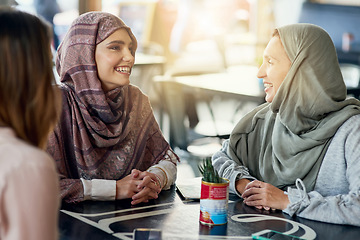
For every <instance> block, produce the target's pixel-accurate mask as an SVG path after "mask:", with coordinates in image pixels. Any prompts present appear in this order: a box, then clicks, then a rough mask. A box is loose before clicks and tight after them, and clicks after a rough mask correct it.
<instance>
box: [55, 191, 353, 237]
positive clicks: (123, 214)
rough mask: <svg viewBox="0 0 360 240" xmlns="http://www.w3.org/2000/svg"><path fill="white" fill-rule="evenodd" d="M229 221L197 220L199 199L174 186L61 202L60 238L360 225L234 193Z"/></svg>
mask: <svg viewBox="0 0 360 240" xmlns="http://www.w3.org/2000/svg"><path fill="white" fill-rule="evenodd" d="M228 207H229V209H228V223H227V224H225V225H220V226H214V227H208V226H205V225H202V224H200V223H199V212H200V204H199V201H183V200H182V199H181V198H180V197H179V196H178V194H177V192H176V190H175V187H174V186H173V187H172V188H171V189H170V190H168V191H163V192H162V193H161V194H160V195H159V198H158V199H156V200H152V201H151V202H149V203H146V204H141V205H137V206H131V204H130V200H119V201H106V202H95V201H85V202H82V203H77V204H66V203H63V205H62V209H61V211H60V220H59V232H60V239H61V240H72V239H74V240H75V239H76V240H82V239H84V240H85V239H86V240H99V239H110V240H111V239H113V240H118V239H122V240H130V239H132V237H133V230H134V229H136V228H154V229H160V230H161V231H162V239H251V234H252V233H256V232H259V231H261V230H264V229H272V230H276V231H280V232H288V233H291V234H293V235H297V236H302V237H304V238H306V239H357V238H358V236H360V228H358V227H353V226H345V225H335V224H327V223H321V222H316V221H310V220H306V219H302V218H297V217H295V218H290V217H289V216H288V215H286V214H283V213H282V212H281V211H275V212H269V211H264V210H257V209H255V208H252V207H248V206H246V205H245V204H243V202H242V201H241V200H240V199H239V198H237V197H236V196H233V195H231V194H230V200H229V204H228Z"/></svg>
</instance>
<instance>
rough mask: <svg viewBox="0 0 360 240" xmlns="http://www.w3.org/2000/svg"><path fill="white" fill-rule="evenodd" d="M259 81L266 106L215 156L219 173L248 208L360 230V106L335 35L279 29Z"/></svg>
mask: <svg viewBox="0 0 360 240" xmlns="http://www.w3.org/2000/svg"><path fill="white" fill-rule="evenodd" d="M257 77H258V78H262V79H263V83H264V87H265V93H266V98H265V99H266V101H267V103H265V104H263V105H260V106H259V107H257V108H256V109H254V110H253V111H251V112H250V113H248V114H247V115H246V116H244V117H243V118H242V119H241V120H240V121H239V123H238V124H237V125H236V126H235V128H234V130H233V131H232V133H231V135H230V139H229V140H227V141H225V142H224V144H223V148H222V149H221V150H220V151H219V152H217V153H216V154H214V156H213V165H214V166H215V168H216V169H217V170H218V171H219V174H220V175H221V176H222V177H226V178H228V179H229V180H230V189H231V191H232V192H234V193H236V194H238V195H239V196H241V197H242V198H243V199H244V203H245V204H247V205H249V206H254V207H257V208H259V209H266V210H269V209H270V208H272V209H280V210H283V211H284V212H285V213H288V214H289V215H291V216H292V215H297V216H300V217H304V218H308V219H313V220H317V221H323V222H330V223H337V224H350V225H355V226H360V178H359V171H360V148H359V144H360V102H359V101H358V100H357V99H355V98H347V95H346V86H345V83H344V81H343V78H342V74H341V71H340V67H339V63H338V59H337V55H336V51H335V47H334V44H333V42H332V40H331V38H330V36H329V35H328V34H327V32H326V31H324V30H323V29H322V28H320V27H318V26H315V25H312V24H293V25H288V26H283V27H280V28H278V29H277V30H276V32H275V33H274V36H273V37H272V38H271V40H270V41H269V43H268V45H267V47H266V48H265V51H264V55H263V64H262V66H261V67H260V69H259V72H258V76H257Z"/></svg>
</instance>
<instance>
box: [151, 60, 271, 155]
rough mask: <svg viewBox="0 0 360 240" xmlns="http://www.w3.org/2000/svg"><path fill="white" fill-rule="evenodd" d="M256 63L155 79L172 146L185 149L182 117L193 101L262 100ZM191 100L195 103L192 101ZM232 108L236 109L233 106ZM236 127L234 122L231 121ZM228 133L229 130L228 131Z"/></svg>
mask: <svg viewBox="0 0 360 240" xmlns="http://www.w3.org/2000/svg"><path fill="white" fill-rule="evenodd" d="M257 71H258V68H257V67H256V66H247V65H242V66H237V67H230V68H228V69H226V71H224V72H220V73H211V74H199V75H188V76H163V77H158V78H156V79H155V80H154V82H155V84H156V85H157V89H159V90H158V91H159V92H160V94H159V95H160V96H161V98H162V100H161V102H162V104H163V105H164V107H163V108H164V109H165V111H166V112H167V113H168V115H169V119H170V121H169V122H170V127H169V128H170V134H169V135H170V136H169V142H170V145H171V147H172V148H176V147H179V148H181V149H184V150H186V149H187V146H188V144H189V142H188V137H187V126H185V125H184V119H185V118H186V116H187V113H186V108H187V107H188V106H189V104H193V105H195V104H196V101H202V100H204V99H205V101H210V99H211V98H212V97H214V96H218V97H223V98H231V99H236V100H237V101H239V103H242V104H245V103H248V102H253V103H256V104H257V105H258V104H261V103H264V102H265V98H264V97H265V93H264V90H263V88H262V87H261V85H262V82H261V84H260V83H259V80H258V79H257V77H256V75H257ZM190 98H191V99H193V101H194V102H191V101H192V100H190ZM234 111H235V109H234ZM234 126H235V124H234ZM228 134H230V132H228Z"/></svg>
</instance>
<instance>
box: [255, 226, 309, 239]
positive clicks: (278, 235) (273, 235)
mask: <svg viewBox="0 0 360 240" xmlns="http://www.w3.org/2000/svg"><path fill="white" fill-rule="evenodd" d="M251 236H252V239H258V240H306V239H304V238H301V237H297V236H293V235H289V234H285V233H282V232H278V231H274V230H270V229H265V230H263V231H260V232H257V233H254V234H252V235H251Z"/></svg>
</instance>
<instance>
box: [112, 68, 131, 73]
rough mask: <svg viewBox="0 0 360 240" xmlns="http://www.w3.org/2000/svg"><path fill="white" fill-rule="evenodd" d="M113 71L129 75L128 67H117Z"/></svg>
mask: <svg viewBox="0 0 360 240" xmlns="http://www.w3.org/2000/svg"><path fill="white" fill-rule="evenodd" d="M115 71H117V72H121V73H130V68H129V67H117V68H115Z"/></svg>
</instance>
